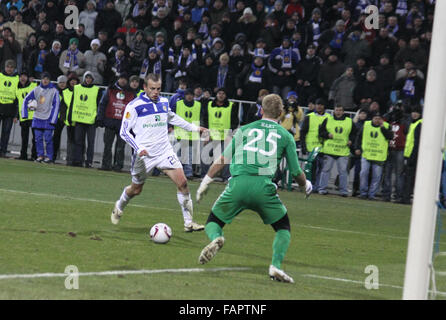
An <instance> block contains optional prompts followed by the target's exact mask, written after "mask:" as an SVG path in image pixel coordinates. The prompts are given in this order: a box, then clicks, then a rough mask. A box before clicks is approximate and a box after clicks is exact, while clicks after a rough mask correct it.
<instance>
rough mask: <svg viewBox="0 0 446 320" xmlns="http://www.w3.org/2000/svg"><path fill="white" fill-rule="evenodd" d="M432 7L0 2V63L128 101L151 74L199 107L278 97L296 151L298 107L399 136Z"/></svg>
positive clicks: (359, 0) (298, 0) (420, 77)
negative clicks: (119, 94) (118, 93)
mask: <svg viewBox="0 0 446 320" xmlns="http://www.w3.org/2000/svg"><path fill="white" fill-rule="evenodd" d="M68 5H73V6H76V7H77V8H78V10H79V19H78V20H79V21H78V27H77V28H73V29H67V28H66V27H65V26H66V21H67V20H69V19H72V18H71V16H70V14H71V12H70V11H67V12H65V8H66V6H68ZM369 5H375V6H377V7H378V9H379V15H378V29H368V28H367V27H366V23H365V22H366V20H367V19H368V14H367V13H366V10H365V9H366V8H367V6H369ZM434 6H435V1H434V0H382V1H378V0H288V1H286V0H284V1H282V0H257V1H256V0H228V1H223V0H115V1H113V0H88V1H87V0H64V1H61V0H28V1H23V0H11V1H5V2H2V3H1V4H0V30H1V34H0V65H1V66H2V67H4V66H5V65H6V62H12V61H13V62H14V66H15V70H14V72H16V73H17V74H22V73H26V75H27V76H29V80H30V81H31V82H32V80H33V79H40V78H42V75H44V74H45V75H47V76H49V77H50V79H51V80H53V81H56V80H57V79H60V78H61V77H63V76H66V77H68V78H69V79H72V78H78V79H83V78H85V76H86V74H87V73H88V74H89V75H90V76H89V77H90V78H91V79H92V81H93V83H92V85H97V86H99V85H103V86H108V87H109V89H108V90H110V89H112V87H113V86H114V85H115V84H116V83H117V81H118V80H119V79H121V78H126V79H127V80H129V79H130V81H128V83H130V82H132V79H133V82H135V81H138V80H139V85H138V84H137V85H136V86H135V85H134V86H133V87H132V90H133V91H134V92H135V93H137V92H139V90H140V89H141V88H142V83H143V80H144V78H145V76H146V75H147V74H149V73H156V74H160V75H161V77H162V79H163V82H162V83H163V88H162V90H163V91H164V92H171V93H173V92H175V91H176V90H177V89H178V88H180V87H182V88H183V89H181V90H180V92H183V96H184V90H185V89H186V88H188V89H190V90H191V92H192V93H193V94H194V98H195V100H200V101H202V100H203V97H204V96H205V100H206V101H208V99H209V97H211V96H212V97H217V94H218V93H219V92H220V91H221V90H223V91H224V94H225V99H228V98H229V99H238V100H248V101H257V102H260V100H261V97H262V96H264V95H265V92H269V93H277V94H279V95H281V96H282V98H283V99H284V101H285V102H286V103H285V105H286V108H287V109H286V111H285V113H284V115H283V116H282V118H281V123H282V125H284V126H288V127H289V131H290V132H291V133H292V134H293V135H294V136H295V139H296V143H297V146H298V147H299V146H300V142H301V141H300V140H301V139H300V137H299V135H302V133H301V132H302V130H301V126H302V125H305V124H304V121H303V119H304V115H303V112H302V110H300V108H299V107H298V106H300V107H310V110H311V109H312V108H314V106H315V105H317V104H316V103H315V102H316V101H324V103H323V105H324V108H327V109H333V108H335V107H337V106H342V108H343V110H344V111H351V112H356V113H357V116H356V119H355V126H356V123H357V121H358V119H359V118H361V117H363V119H362V118H361V119H360V121H359V122H361V121H364V120H366V119H369V120H370V119H372V118H373V117H374V116H375V115H376V114H379V115H380V116H382V115H387V117H385V118H384V119H385V120H386V121H387V122H389V123H391V122H392V121H394V122H395V121H400V119H403V118H404V119H406V120H408V121H407V123H406V124H405V134H407V130H408V127H409V125H410V123H411V119H410V116H409V114H410V112H411V111H412V110H413V108H414V107H417V108H418V106H421V107H422V105H423V97H424V90H425V79H426V73H427V65H428V57H429V48H430V41H431V37H432V26H433V16H434ZM11 65H12V63H11ZM2 72H3V70H2ZM68 78H67V79H68ZM69 79H68V80H69ZM118 87H119V86H118ZM101 94H102V92H101ZM203 94H204V95H203ZM183 96H181V98H182V97H183ZM290 97H291V98H292V102H290V99H289V98H290ZM99 99H100V97H98V101H99ZM217 100H218V99H216V101H217ZM222 101H223V100H222ZM397 101H398V102H397ZM225 103H226V102H225ZM319 104H321V103H319ZM98 105H99V102H98ZM259 105H260V104H258V106H259ZM396 105H398V110H401V112H402V114H401V115H399V119H396V118H395V119H394V118H393V117H395V112H394V107H395V106H396ZM258 106H257V107H256V108H258ZM171 107H172V104H171ZM206 107H207V104H206V105H204V109H207V108H206ZM173 108H175V106H173ZM243 108H244V110H243V112H241V113H240V114H242V115H243V117H242V118H241V119H238V120H237V123H233V124H231V127H232V126H234V127H236V126H238V125H240V124H245V123H248V122H250V121H253V120H255V119H256V117H258V116H259V112H258V111H259V109H256V108H254V110H253V109H252V108H251V109H249V108H248V107H247V106H245V105H244V106H243ZM245 108H246V109H245ZM234 110H235V109H234ZM0 113H1V111H0ZM315 113H316V112H315ZM233 114H235V115H237V114H238V113H237V112H233ZM364 114H365V115H364ZM363 115H364V116H363ZM0 116H1V115H0ZM290 119H292V120H291V121H290ZM239 121H240V122H239ZM293 121H294V122H293ZM97 124H98V123H97ZM99 125H100V124H99ZM391 129H392V128H391ZM390 131H392V130H390ZM389 138H391V137H389ZM387 140H390V141H391V142H392V141H393V140H394V139H393V140H392V139H387ZM112 141H113V140H112ZM302 142H303V147H304V148H305V143H304V141H302ZM394 142H395V141H394ZM394 142H393V143H394ZM398 148H400V149H399V151H401V148H403V149H404V146H398ZM307 151H308V152H310V151H311V150H307ZM354 153H355V150H352V156H353V158H354V157H355V155H354ZM321 165H322V164H321ZM394 166H395V165H394ZM389 170H392V169H389ZM393 170H394V169H393ZM399 170H400V169H399ZM385 174H388V173H385ZM397 174H398V173H397ZM358 190H359V186H358Z"/></svg>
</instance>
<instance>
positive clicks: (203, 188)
mask: <svg viewBox="0 0 446 320" xmlns="http://www.w3.org/2000/svg"><path fill="white" fill-rule="evenodd" d="M226 163H228V161H227V159H226V158H225V157H224V156H220V158H218V159H216V160H215V161H214V163H213V164H212V165H211V167H210V168H209V170H208V172H207V174H206V176H205V177H204V178H203V180H202V181H201V183H200V186H199V187H198V190H197V202H200V200H201V199H202V198H203V196H204V195H205V194H206V192H207V190H208V188H209V185H210V184H211V182H212V181H214V177H215V176H216V175H217V174H218V173H219V172H220V171H221V170H222V169H223V167H224V166H225V164H226Z"/></svg>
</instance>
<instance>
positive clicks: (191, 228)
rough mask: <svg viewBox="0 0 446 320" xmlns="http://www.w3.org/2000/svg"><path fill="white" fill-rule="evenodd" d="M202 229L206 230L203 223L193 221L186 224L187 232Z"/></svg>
mask: <svg viewBox="0 0 446 320" xmlns="http://www.w3.org/2000/svg"><path fill="white" fill-rule="evenodd" d="M202 230H204V226H203V225H202V224H198V223H196V222H193V221H192V222H191V223H189V224H187V225H185V226H184V231H185V232H193V231H202Z"/></svg>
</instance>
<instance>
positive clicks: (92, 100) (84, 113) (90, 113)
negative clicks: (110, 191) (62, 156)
mask: <svg viewBox="0 0 446 320" xmlns="http://www.w3.org/2000/svg"><path fill="white" fill-rule="evenodd" d="M82 80H83V81H82V84H78V85H75V86H74V89H73V98H72V100H71V105H70V113H71V117H70V116H69V119H71V122H76V126H75V128H76V129H75V131H74V132H75V137H74V139H75V149H74V157H73V158H74V159H73V165H74V166H77V167H81V166H82V165H83V164H84V150H85V137H87V141H88V147H87V159H86V160H85V167H86V168H91V166H92V164H93V156H94V139H95V135H96V116H97V112H98V106H99V102H100V99H101V95H100V94H99V87H98V86H95V85H93V81H94V76H93V73H91V72H90V71H87V72H85V74H84V76H83V79H82Z"/></svg>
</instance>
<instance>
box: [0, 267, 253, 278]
mask: <svg viewBox="0 0 446 320" xmlns="http://www.w3.org/2000/svg"><path fill="white" fill-rule="evenodd" d="M249 269H251V268H243V267H233V268H208V269H205V268H190V269H154V270H114V271H101V272H79V273H51V272H47V273H31V274H2V275H0V280H9V279H33V278H66V277H68V276H79V277H88V276H113V275H133V274H155V273H190V272H220V271H246V270H249Z"/></svg>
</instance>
